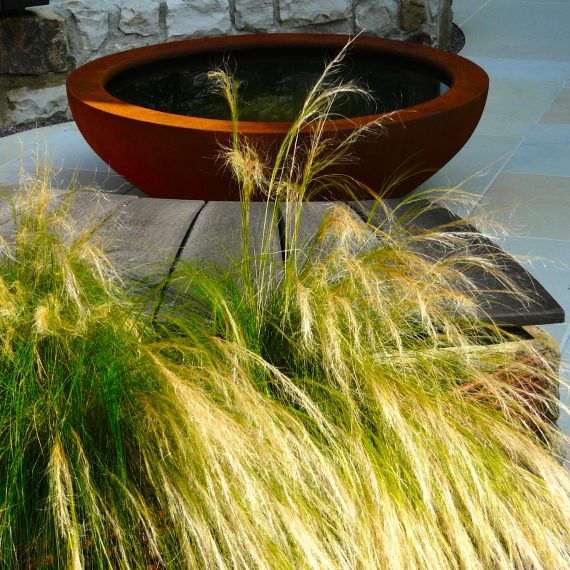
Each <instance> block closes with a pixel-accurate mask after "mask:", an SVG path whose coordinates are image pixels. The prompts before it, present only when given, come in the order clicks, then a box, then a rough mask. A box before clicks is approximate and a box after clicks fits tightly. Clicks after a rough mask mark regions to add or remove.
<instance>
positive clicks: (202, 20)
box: [166, 0, 232, 40]
mask: <svg viewBox="0 0 570 570" xmlns="http://www.w3.org/2000/svg"><path fill="white" fill-rule="evenodd" d="M166 27H167V37H168V39H169V40H170V39H182V38H187V37H191V36H192V37H203V36H216V35H225V34H229V33H230V32H231V31H232V22H231V18H230V11H229V7H228V3H227V1H225V0H166Z"/></svg>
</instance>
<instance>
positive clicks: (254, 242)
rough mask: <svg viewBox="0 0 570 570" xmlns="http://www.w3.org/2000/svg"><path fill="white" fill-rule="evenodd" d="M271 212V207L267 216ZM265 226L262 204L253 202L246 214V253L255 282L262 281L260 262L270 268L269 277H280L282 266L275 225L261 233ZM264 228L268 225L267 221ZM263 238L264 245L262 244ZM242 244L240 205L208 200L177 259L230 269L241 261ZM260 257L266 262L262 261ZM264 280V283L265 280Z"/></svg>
mask: <svg viewBox="0 0 570 570" xmlns="http://www.w3.org/2000/svg"><path fill="white" fill-rule="evenodd" d="M272 212H273V210H272V208H271V209H270V210H269V214H267V215H271V214H272ZM265 226H266V205H265V203H260V202H252V203H251V205H250V213H249V238H248V239H249V243H248V250H249V251H248V253H249V256H250V257H251V258H252V259H253V260H254V264H253V267H252V270H253V272H254V277H255V281H256V282H257V283H259V284H260V283H261V282H262V279H261V278H262V275H261V273H260V270H261V267H262V266H263V265H264V266H265V267H266V270H267V271H270V275H271V277H272V279H278V278H279V275H280V273H281V270H282V267H283V263H282V255H281V249H282V248H281V240H280V238H279V234H278V231H277V228H275V231H272V232H270V233H267V235H264V231H263V228H264V227H265ZM267 227H270V224H269V222H267ZM264 240H265V244H266V245H263V242H264ZM243 245H244V244H243V230H242V218H241V209H240V204H239V203H238V202H208V203H207V204H206V206H205V207H204V209H203V210H202V211H201V212H200V215H199V216H198V217H197V219H196V222H195V224H194V226H193V228H192V231H191V232H190V235H189V236H188V240H187V241H186V244H185V246H184V248H183V249H182V251H181V254H180V260H181V261H182V262H184V261H192V262H199V263H203V264H207V265H209V266H211V267H216V268H219V269H220V270H222V271H225V270H232V269H233V268H236V266H237V265H236V264H239V263H240V262H241V259H242V252H243ZM264 251H265V252H266V253H264ZM262 256H264V258H265V260H266V261H268V263H264V264H262V263H261V259H262ZM267 256H268V257H267ZM266 277H268V276H267V275H266ZM263 281H265V282H267V279H264V280H263Z"/></svg>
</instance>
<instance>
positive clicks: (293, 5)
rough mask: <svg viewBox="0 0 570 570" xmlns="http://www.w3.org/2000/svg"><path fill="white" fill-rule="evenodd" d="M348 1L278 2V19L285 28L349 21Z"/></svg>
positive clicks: (349, 2) (298, 0)
mask: <svg viewBox="0 0 570 570" xmlns="http://www.w3.org/2000/svg"><path fill="white" fill-rule="evenodd" d="M351 17H352V3H351V1H350V0H329V1H328V2H321V1H320V0H279V19H280V21H281V23H282V24H284V25H285V26H292V27H303V26H309V25H312V24H326V23H328V22H335V21H337V20H348V21H349V20H350V19H351Z"/></svg>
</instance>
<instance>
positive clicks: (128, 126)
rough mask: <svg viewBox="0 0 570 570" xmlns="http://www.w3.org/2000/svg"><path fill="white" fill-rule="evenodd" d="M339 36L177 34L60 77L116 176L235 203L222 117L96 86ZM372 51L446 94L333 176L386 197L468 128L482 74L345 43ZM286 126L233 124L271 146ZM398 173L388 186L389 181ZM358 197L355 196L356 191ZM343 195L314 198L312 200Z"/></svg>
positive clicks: (415, 50)
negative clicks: (143, 102) (172, 64)
mask: <svg viewBox="0 0 570 570" xmlns="http://www.w3.org/2000/svg"><path fill="white" fill-rule="evenodd" d="M348 39H349V38H348V36H344V35H337V34H335V35H329V34H253V35H243V36H224V37H216V38H204V39H193V40H184V41H180V42H172V43H165V44H159V45H155V46H149V47H144V48H137V49H132V50H128V51H124V52H120V53H116V54H113V55H109V56H106V57H102V58H100V59H97V60H95V61H92V62H90V63H87V64H85V65H83V66H81V67H79V68H78V69H76V70H75V71H74V72H73V73H72V74H71V75H70V76H69V78H68V81H67V95H68V98H69V105H70V108H71V111H72V113H73V117H74V119H75V121H76V122H77V126H78V128H79V130H80V131H81V133H82V134H83V136H84V137H85V139H86V140H87V142H88V143H89V144H90V145H91V147H92V148H93V149H94V150H95V152H96V153H97V154H98V155H99V156H100V157H101V158H102V159H103V160H104V161H105V162H107V163H108V164H109V165H110V166H111V167H112V168H113V169H114V170H115V171H116V172H118V173H119V174H121V175H122V176H124V177H125V178H126V179H127V180H129V181H130V182H131V183H132V184H134V185H135V186H136V187H138V188H140V189H141V190H143V191H144V192H146V193H147V194H149V195H150V196H155V197H161V198H182V199H201V200H236V199H238V194H237V188H236V186H235V182H234V181H233V180H232V176H231V173H230V172H229V171H228V169H226V168H223V166H222V165H221V163H220V160H219V152H220V145H227V144H228V143H229V140H230V135H231V131H232V125H231V122H229V121H225V120H217V119H204V118H198V117H187V116H182V115H175V114H172V113H164V112H160V111H154V110H151V109H147V108H144V107H139V106H136V105H132V104H129V103H127V102H125V101H122V100H120V99H117V98H116V97H114V96H113V95H111V94H110V93H109V92H108V91H107V90H106V89H105V85H106V84H107V83H108V82H109V81H110V80H111V79H112V78H114V77H116V76H117V75H118V74H120V73H122V72H124V71H126V70H131V69H134V68H137V67H140V66H143V65H146V64H150V63H156V62H160V61H169V60H173V59H176V58H181V57H188V56H191V55H192V54H199V55H204V54H224V53H228V52H237V51H239V50H249V51H251V50H252V49H255V50H264V49H270V48H287V47H294V48H299V47H300V46H306V47H307V48H311V49H318V48H322V49H323V52H324V51H325V50H329V51H330V50H331V49H333V50H334V49H341V48H342V47H343V46H344V45H345V44H346V43H347V41H348ZM358 52H366V53H367V54H368V55H370V54H374V55H375V54H377V55H378V58H379V61H380V60H382V61H384V62H385V61H386V60H388V61H390V62H392V61H393V62H394V63H397V64H401V65H402V66H404V67H405V66H409V67H414V68H416V69H417V68H420V69H421V70H422V72H425V73H427V74H429V75H433V76H434V78H436V79H438V80H439V81H441V82H443V83H445V84H447V85H448V86H449V90H448V91H447V92H445V93H444V94H442V95H439V96H437V97H435V98H434V99H431V100H429V101H426V102H424V103H421V104H419V105H414V106H412V107H407V108H405V109H402V110H400V111H398V112H397V113H396V115H393V116H391V117H390V118H389V119H388V120H385V121H382V123H383V127H382V132H380V129H378V131H377V132H373V133H371V134H370V135H369V136H367V137H366V138H365V139H362V140H360V141H359V142H358V143H357V144H356V145H355V146H354V148H353V150H352V153H351V154H352V156H353V157H354V158H353V160H351V161H350V163H347V164H342V165H339V166H338V167H337V168H336V170H335V172H339V173H343V174H348V175H350V176H353V177H354V178H356V179H357V180H359V181H361V182H363V183H364V184H366V185H367V186H369V187H370V188H372V189H373V190H374V191H377V192H378V191H381V190H383V189H385V188H387V187H389V193H388V194H387V196H391V197H397V196H402V195H404V194H406V193H407V192H409V191H410V190H412V189H414V188H416V187H417V186H418V185H419V184H421V183H422V182H423V181H424V180H426V179H427V178H429V177H430V176H431V175H432V174H433V173H434V172H436V171H437V170H439V169H440V168H441V167H442V166H443V165H444V164H445V163H446V162H448V161H449V160H450V159H451V158H452V157H453V156H454V155H455V154H456V153H457V152H458V151H459V150H460V149H461V147H462V146H463V145H464V144H465V143H466V142H467V140H468V139H469V137H470V136H471V134H472V133H473V131H474V129H475V127H476V126H477V123H478V122H479V119H480V117H481V114H482V112H483V107H484V105H485V100H486V97H487V91H488V85H489V79H488V77H487V75H486V73H485V72H484V71H483V70H482V69H481V68H480V67H478V66H477V65H475V64H474V63H472V62H470V61H468V60H466V59H464V58H462V57H459V56H457V55H454V54H450V53H447V52H444V51H441V50H437V49H433V48H429V47H425V46H421V45H416V44H410V43H404V42H399V41H393V40H385V39H377V38H368V37H359V38H357V40H356V41H355V43H354V45H353V47H352V48H351V53H352V54H353V57H358ZM375 118H380V119H382V115H372V116H365V117H353V118H350V119H338V120H330V121H328V122H327V127H326V130H327V132H328V133H330V134H334V135H335V136H339V137H342V136H346V135H347V134H348V133H350V132H351V131H353V130H354V128H355V127H356V126H360V125H363V124H366V123H369V122H370V121H372V120H373V119H375ZM290 126H291V124H290V123H276V122H247V121H243V122H240V132H241V133H243V134H244V135H246V136H247V137H248V139H249V140H252V141H254V142H257V144H260V145H263V146H264V147H265V148H275V147H276V146H277V144H278V143H279V142H280V141H281V140H282V138H283V136H284V134H285V133H286V132H287V130H288V129H289V127H290ZM398 177H401V178H402V179H401V180H399V182H398V183H396V184H395V185H394V184H392V185H390V184H391V183H393V181H394V180H395V179H397V178H398ZM364 195H366V193H365V192H363V193H362V196H364ZM334 197H336V198H343V196H330V195H329V196H324V195H323V196H322V198H326V199H330V198H334Z"/></svg>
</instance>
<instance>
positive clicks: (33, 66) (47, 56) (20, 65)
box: [0, 8, 74, 75]
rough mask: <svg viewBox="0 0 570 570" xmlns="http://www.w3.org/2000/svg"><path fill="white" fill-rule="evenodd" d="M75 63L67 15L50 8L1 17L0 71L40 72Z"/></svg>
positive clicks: (37, 73) (68, 66) (65, 69)
mask: <svg viewBox="0 0 570 570" xmlns="http://www.w3.org/2000/svg"><path fill="white" fill-rule="evenodd" d="M73 65H74V62H73V58H72V57H71V54H70V51H69V45H68V42H67V33H66V30H65V21H64V19H63V18H62V17H61V16H60V15H58V14H56V13H55V12H54V11H53V10H50V9H49V8H35V9H33V10H28V11H26V12H25V13H24V14H23V15H21V16H11V17H7V18H1V19H0V74H15V75H40V74H43V73H50V72H55V73H57V72H64V71H68V70H69V69H71V68H72V67H73Z"/></svg>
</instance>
